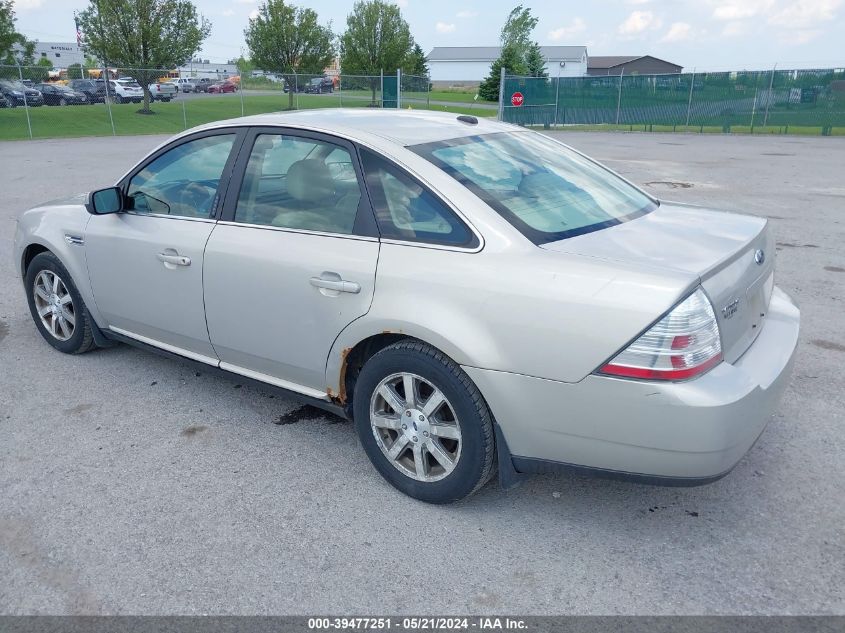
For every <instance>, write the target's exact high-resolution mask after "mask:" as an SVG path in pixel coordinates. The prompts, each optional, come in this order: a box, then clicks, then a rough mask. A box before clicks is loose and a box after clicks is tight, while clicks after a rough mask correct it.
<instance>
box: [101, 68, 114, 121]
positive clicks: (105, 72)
mask: <svg viewBox="0 0 845 633" xmlns="http://www.w3.org/2000/svg"><path fill="white" fill-rule="evenodd" d="M100 77H102V79H103V86H104V87H105V89H106V96H105V97H104V98H103V100H104V101H105V102H106V111H107V112H108V113H109V123H111V135H112V136H117V130H115V128H114V115H113V114H112V112H111V94H109V65H108V62H104V63H103V74H102V75H100Z"/></svg>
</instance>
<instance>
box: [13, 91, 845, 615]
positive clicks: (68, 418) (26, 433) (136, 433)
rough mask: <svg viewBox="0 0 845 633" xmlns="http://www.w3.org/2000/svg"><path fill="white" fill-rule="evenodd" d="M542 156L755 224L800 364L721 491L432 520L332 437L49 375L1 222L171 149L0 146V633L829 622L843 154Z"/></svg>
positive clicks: (583, 491)
mask: <svg viewBox="0 0 845 633" xmlns="http://www.w3.org/2000/svg"><path fill="white" fill-rule="evenodd" d="M183 96H184V95H180V97H179V98H180V99H181V98H183ZM204 97H206V95H196V96H192V97H189V98H191V99H200V98H204ZM227 98H232V97H231V95H227ZM560 136H561V137H562V138H563V139H564V140H565V141H567V142H569V143H570V144H572V145H573V146H575V147H576V148H577V149H579V150H582V151H585V152H586V153H588V154H589V155H591V156H593V157H595V158H598V159H599V160H602V161H603V162H606V163H607V164H608V165H610V166H611V167H613V168H615V169H616V170H618V171H619V172H621V173H622V174H623V175H624V176H626V177H627V178H629V179H630V180H632V181H634V182H635V183H638V184H640V185H643V186H644V187H645V188H646V189H647V190H649V191H651V192H653V193H655V194H657V195H659V196H661V197H663V198H666V199H672V200H678V201H682V202H688V203H699V204H710V205H712V206H716V207H720V208H726V209H733V210H738V211H742V212H744V213H750V214H755V215H759V216H763V217H768V218H769V219H770V221H771V223H772V226H773V230H774V233H775V237H776V240H777V243H778V248H777V256H778V264H777V273H776V280H777V283H778V285H780V286H781V287H782V288H784V290H786V291H787V292H788V293H790V294H791V295H792V296H793V297H794V298H795V299H796V300H797V302H798V304H799V305H800V307H801V309H802V328H803V329H802V335H801V344H800V348H799V353H798V359H797V363H796V367H795V373H794V377H793V380H792V384H791V386H790V387H789V388H788V390H787V392H786V395H785V397H784V400H783V402H782V404H781V406H780V408H779V410H778V412H777V413H776V415H775V416H774V417H773V419H772V421H771V423H770V425H769V427H768V429H767V430H766V432H765V433H764V434H763V436H762V437H761V439H760V441H759V442H758V443H757V445H756V446H755V447H754V448H753V449H752V451H751V452H750V453H749V454H748V455H747V456H746V457H745V458H744V459H743V461H742V462H741V463H740V464H739V466H738V467H737V468H736V469H735V470H734V471H733V472H732V473H731V474H730V475H728V476H727V477H726V478H725V479H723V480H721V481H719V482H716V483H714V484H711V485H709V486H705V487H700V488H691V489H678V488H658V487H649V486H641V485H635V484H628V483H620V482H612V481H604V480H597V479H587V478H582V477H577V476H543V477H536V478H533V479H530V480H529V481H527V482H526V483H525V484H524V485H522V486H521V487H520V488H518V489H516V490H512V491H509V492H502V491H501V490H499V489H498V487H497V486H496V485H495V484H491V485H488V486H487V487H486V488H484V489H483V490H482V491H481V492H480V493H479V494H477V495H475V496H473V497H471V498H470V499H469V500H467V501H466V502H463V503H461V504H458V505H455V506H450V507H433V506H428V505H424V504H422V503H419V502H416V501H413V500H411V499H409V498H406V497H404V496H402V495H401V494H399V493H398V492H396V491H395V490H394V489H392V488H390V487H389V485H388V484H387V483H386V482H384V481H383V480H382V478H381V477H380V476H379V475H378V474H377V473H376V472H375V471H374V470H373V468H372V467H371V466H370V464H369V462H368V461H367V459H366V457H365V455H364V454H363V451H362V450H361V448H360V447H359V446H358V445H357V441H356V437H355V433H354V431H353V429H352V427H351V425H349V424H347V423H345V422H340V421H339V420H337V419H334V418H331V417H328V416H323V415H321V414H314V413H311V412H309V411H307V410H306V411H302V410H300V409H298V407H297V405H296V404H295V403H294V402H291V401H287V400H282V399H279V398H278V397H273V395H271V394H270V393H268V392H264V391H261V390H256V389H253V388H250V387H248V386H246V385H240V384H239V383H238V382H237V381H233V382H232V381H226V380H222V379H219V378H216V377H211V376H207V375H203V373H202V372H197V371H195V370H194V369H193V368H190V367H187V366H185V365H182V364H180V363H178V362H175V361H171V360H167V359H163V358H160V357H158V356H154V355H152V354H148V353H145V352H141V351H139V350H136V349H133V348H129V347H125V346H121V347H116V348H112V349H107V350H99V351H96V352H93V353H91V354H87V355H84V356H78V357H77V356H64V355H61V354H59V353H57V352H55V351H54V350H53V349H52V348H51V347H49V346H48V345H47V343H45V342H44V341H43V340H42V339H41V337H40V336H39V335H38V333H37V332H36V329H35V327H34V326H33V324H32V322H31V319H30V316H29V312H28V310H27V307H26V303H25V297H24V293H23V291H22V288H21V284H20V281H19V280H18V279H17V278H15V277H14V273H13V269H12V261H11V247H12V238H13V234H14V223H13V218H14V217H15V215H16V213H17V212H18V211H20V210H22V209H24V208H26V207H28V206H31V205H34V204H37V203H38V202H41V201H44V200H48V199H54V198H57V197H60V196H63V195H66V194H71V193H75V192H78V191H84V190H89V189H92V188H94V187H98V186H105V185H108V184H111V183H112V182H113V181H114V180H115V179H116V178H117V177H119V176H120V175H121V174H122V173H123V172H124V171H125V170H126V169H128V168H129V167H130V166H131V165H132V164H133V163H134V162H135V161H136V160H137V159H139V158H141V157H142V156H143V154H144V153H145V152H147V151H149V150H150V149H151V148H152V147H154V146H155V145H157V144H158V143H160V142H161V141H162V140H163V139H164V138H165V137H162V136H127V137H121V138H110V137H104V138H89V139H62V140H45V141H19V142H5V143H0V155H2V156H3V168H2V170H0V182H2V185H3V186H2V190H3V196H2V198H0V200H2V204H0V368H2V370H1V371H0V491H2V497H0V579H2V581H0V612H1V613H16V614H21V613H28V614H34V613H50V614H81V613H85V614H106V613H108V614H114V613H121V614H135V613H144V614H173V613H184V614H206V613H207V614H223V613H233V614H259V613H261V614H263V613H273V614H301V613H312V612H327V613H334V614H353V613H355V614H367V613H385V612H399V613H437V614H451V613H467V612H469V613H477V614H485V613H499V614H501V613H521V614H522V613H531V614H553V613H567V614H613V613H625V614H720V613H731V614H815V613H837V614H845V594H843V584H842V569H843V566H845V557H843V551H845V536H844V534H845V533H843V527H842V526H843V525H845V494H843V492H842V481H843V478H845V440H843V437H845V435H843V425H845V378H843V372H842V367H843V365H845V327H843V326H845V317H843V313H845V249H843V244H845V215H843V209H845V183H843V179H842V165H845V139H843V138H818V137H817V138H796V137H785V136H783V137H756V136H755V137H747V136H746V137H731V136H718V135H675V134H660V135H645V134H628V133H609V134H607V133H574V132H569V133H566V132H564V133H560ZM565 414H566V403H561V415H565ZM738 423H741V421H738ZM412 541H413V542H414V543H417V544H421V545H420V547H417V548H414V549H410V548H407V547H406V546H405V544H406V543H409V542H412Z"/></svg>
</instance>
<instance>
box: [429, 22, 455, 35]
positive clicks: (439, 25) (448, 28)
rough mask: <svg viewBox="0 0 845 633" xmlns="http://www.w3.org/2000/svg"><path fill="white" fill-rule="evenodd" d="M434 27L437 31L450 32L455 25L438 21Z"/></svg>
mask: <svg viewBox="0 0 845 633" xmlns="http://www.w3.org/2000/svg"><path fill="white" fill-rule="evenodd" d="M434 28H435V30H436V31H437V32H438V33H452V32H454V30H455V25H454V24H452V23H451V22H450V23H446V22H438V23H437V24H436V25H435V26H434Z"/></svg>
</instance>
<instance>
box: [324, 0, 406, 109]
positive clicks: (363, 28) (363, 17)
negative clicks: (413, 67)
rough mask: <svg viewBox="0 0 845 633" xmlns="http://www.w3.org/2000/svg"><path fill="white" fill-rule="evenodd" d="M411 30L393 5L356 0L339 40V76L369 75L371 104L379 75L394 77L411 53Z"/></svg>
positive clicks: (374, 98) (377, 0)
mask: <svg viewBox="0 0 845 633" xmlns="http://www.w3.org/2000/svg"><path fill="white" fill-rule="evenodd" d="M413 44H414V40H413V38H412V37H411V29H410V27H409V26H408V23H407V22H406V21H405V19H404V18H403V17H402V12H401V11H400V10H399V7H398V6H396V5H395V4H388V3H387V2H384V1H383V0H359V1H358V2H356V3H355V5H354V6H353V7H352V13H350V14H349V16H347V18H346V32H345V33H344V34H343V35H342V36H341V38H340V68H341V73H342V74H349V75H369V76H370V81H369V83H370V89H371V91H372V95H373V97H372V99H373V103H374V104H375V102H376V89H377V88H378V85H379V81H380V79H379V77H380V75H381V73H382V72H383V73H385V74H395V73H396V70H397V69H399V68H402V66H403V65H404V63H405V62H406V60H407V59H408V55H409V54H410V53H411V51H412V46H413Z"/></svg>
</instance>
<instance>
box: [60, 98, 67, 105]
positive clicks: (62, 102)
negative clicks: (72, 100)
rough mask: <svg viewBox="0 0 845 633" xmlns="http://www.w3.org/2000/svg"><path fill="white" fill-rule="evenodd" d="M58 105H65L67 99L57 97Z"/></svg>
mask: <svg viewBox="0 0 845 633" xmlns="http://www.w3.org/2000/svg"><path fill="white" fill-rule="evenodd" d="M59 105H60V106H66V105H67V99H64V98H62V99H59Z"/></svg>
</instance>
